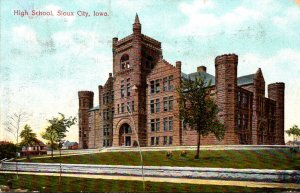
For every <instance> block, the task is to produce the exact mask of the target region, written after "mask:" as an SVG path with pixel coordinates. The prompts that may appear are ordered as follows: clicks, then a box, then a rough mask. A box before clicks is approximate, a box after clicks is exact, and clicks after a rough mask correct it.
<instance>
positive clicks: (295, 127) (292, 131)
mask: <svg viewBox="0 0 300 193" xmlns="http://www.w3.org/2000/svg"><path fill="white" fill-rule="evenodd" d="M285 132H286V133H287V134H288V135H289V136H291V135H292V136H293V144H294V145H295V143H296V140H297V138H298V137H300V129H299V127H298V125H293V127H291V128H290V129H289V130H287V131H285Z"/></svg>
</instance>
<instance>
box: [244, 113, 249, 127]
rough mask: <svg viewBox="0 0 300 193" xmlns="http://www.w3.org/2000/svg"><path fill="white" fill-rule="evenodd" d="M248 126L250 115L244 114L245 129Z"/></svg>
mask: <svg viewBox="0 0 300 193" xmlns="http://www.w3.org/2000/svg"><path fill="white" fill-rule="evenodd" d="M247 128H248V116H247V115H244V129H247Z"/></svg>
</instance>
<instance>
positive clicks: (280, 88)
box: [268, 82, 285, 145]
mask: <svg viewBox="0 0 300 193" xmlns="http://www.w3.org/2000/svg"><path fill="white" fill-rule="evenodd" d="M284 89H285V84H284V83H283V82H276V83H273V84H269V85H268V97H269V98H270V99H272V100H274V101H276V109H275V118H276V120H275V144H280V145H284V144H285V142H284Z"/></svg>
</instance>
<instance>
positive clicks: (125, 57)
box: [121, 54, 130, 69]
mask: <svg viewBox="0 0 300 193" xmlns="http://www.w3.org/2000/svg"><path fill="white" fill-rule="evenodd" d="M126 68H130V63H129V56H128V54H124V55H123V56H122V57H121V69H126Z"/></svg>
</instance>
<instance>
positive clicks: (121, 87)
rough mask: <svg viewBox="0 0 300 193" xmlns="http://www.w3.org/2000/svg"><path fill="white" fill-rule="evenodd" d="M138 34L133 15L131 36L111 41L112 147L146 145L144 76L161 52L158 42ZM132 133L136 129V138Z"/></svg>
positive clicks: (140, 26) (140, 27)
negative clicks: (113, 110)
mask: <svg viewBox="0 0 300 193" xmlns="http://www.w3.org/2000/svg"><path fill="white" fill-rule="evenodd" d="M141 32H142V25H141V23H140V20H139V17H138V15H137V14H136V16H135V20H134V23H133V26H132V34H131V35H129V36H127V37H125V38H123V39H120V40H119V39H118V38H113V41H112V42H113V45H112V47H113V50H112V52H113V77H114V98H115V101H114V109H115V115H114V120H113V128H114V129H115V130H114V132H113V135H114V136H113V146H122V145H126V146H132V145H134V144H136V142H137V140H138V141H139V143H140V145H142V146H145V145H146V144H147V143H146V140H147V139H146V137H147V136H146V128H147V112H146V87H147V83H146V76H147V73H149V72H150V71H151V68H150V67H151V66H152V67H153V65H154V64H155V63H156V62H157V61H158V59H159V58H160V57H161V53H162V51H161V43H160V42H158V41H156V40H154V39H152V38H150V37H148V36H145V35H143V34H142V33H141ZM150 63H151V64H150ZM146 64H147V65H146ZM128 107H130V108H129V109H128ZM128 128H129V129H128ZM134 130H137V134H138V139H137V138H136V135H135V134H134V132H135V131H134ZM129 131H131V133H130V132H129Z"/></svg>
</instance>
